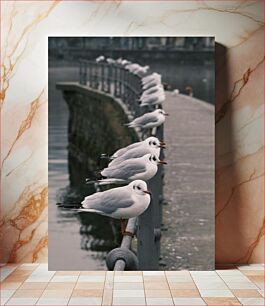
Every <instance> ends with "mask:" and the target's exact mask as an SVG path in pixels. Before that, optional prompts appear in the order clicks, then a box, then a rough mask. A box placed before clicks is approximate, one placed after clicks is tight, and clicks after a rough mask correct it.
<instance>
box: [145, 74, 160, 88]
mask: <svg viewBox="0 0 265 306" xmlns="http://www.w3.org/2000/svg"><path fill="white" fill-rule="evenodd" d="M153 80H158V81H160V83H161V74H158V73H156V72H154V73H152V74H150V75H148V76H146V77H144V78H142V84H143V85H144V84H147V83H150V82H151V81H153Z"/></svg>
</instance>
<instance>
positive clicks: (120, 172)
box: [99, 154, 166, 185]
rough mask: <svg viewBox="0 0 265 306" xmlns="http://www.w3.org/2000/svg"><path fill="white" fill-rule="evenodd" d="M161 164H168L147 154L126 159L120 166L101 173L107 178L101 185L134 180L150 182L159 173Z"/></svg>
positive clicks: (101, 181)
mask: <svg viewBox="0 0 265 306" xmlns="http://www.w3.org/2000/svg"><path fill="white" fill-rule="evenodd" d="M159 164H166V162H165V161H162V160H159V158H158V157H157V156H156V155H152V154H146V155H144V156H142V157H139V158H132V159H126V160H124V161H123V162H121V163H120V164H118V165H113V166H109V167H107V168H105V169H103V170H102V171H101V175H102V176H103V177H105V178H104V179H102V180H100V181H99V182H100V183H99V184H100V185H103V184H105V183H108V182H109V183H116V182H127V181H133V180H144V181H148V180H150V179H151V178H152V177H153V176H155V174H156V172H157V166H158V165H159Z"/></svg>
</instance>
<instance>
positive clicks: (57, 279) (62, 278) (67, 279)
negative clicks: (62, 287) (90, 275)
mask: <svg viewBox="0 0 265 306" xmlns="http://www.w3.org/2000/svg"><path fill="white" fill-rule="evenodd" d="M77 279H78V276H76V275H74V276H69V275H68V276H67V275H55V276H54V277H53V278H52V279H51V283H73V282H76V281H77Z"/></svg>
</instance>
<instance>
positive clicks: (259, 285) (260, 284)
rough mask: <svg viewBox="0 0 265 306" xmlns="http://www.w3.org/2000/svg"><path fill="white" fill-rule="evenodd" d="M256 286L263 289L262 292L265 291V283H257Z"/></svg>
mask: <svg viewBox="0 0 265 306" xmlns="http://www.w3.org/2000/svg"><path fill="white" fill-rule="evenodd" d="M255 285H256V286H257V287H258V288H259V289H261V290H264V283H263V282H262V283H261V282H256V283H255Z"/></svg>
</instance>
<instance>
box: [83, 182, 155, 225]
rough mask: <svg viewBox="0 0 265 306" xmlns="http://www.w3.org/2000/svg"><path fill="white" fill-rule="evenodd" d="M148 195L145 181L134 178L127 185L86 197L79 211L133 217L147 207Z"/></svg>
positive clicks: (117, 216)
mask: <svg viewBox="0 0 265 306" xmlns="http://www.w3.org/2000/svg"><path fill="white" fill-rule="evenodd" d="M150 195H151V193H150V192H149V191H148V190H147V184H146V182H144V181H142V180H135V181H133V182H131V183H130V184H129V185H127V186H123V187H118V188H114V189H110V190H107V191H103V192H97V193H94V194H92V195H90V196H88V197H86V198H85V199H84V200H83V202H82V208H81V209H80V211H83V212H93V213H97V214H101V215H104V216H108V217H112V218H115V219H129V218H134V217H137V216H139V215H141V214H142V213H143V212H144V211H145V210H146V209H147V208H148V206H149V204H150V200H151V196H150Z"/></svg>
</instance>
